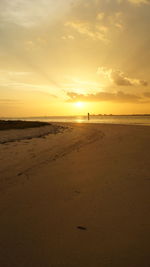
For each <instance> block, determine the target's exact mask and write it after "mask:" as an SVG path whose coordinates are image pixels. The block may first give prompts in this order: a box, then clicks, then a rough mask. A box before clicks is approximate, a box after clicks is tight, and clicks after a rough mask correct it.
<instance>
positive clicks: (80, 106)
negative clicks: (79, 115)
mask: <svg viewBox="0 0 150 267" xmlns="http://www.w3.org/2000/svg"><path fill="white" fill-rule="evenodd" d="M74 105H75V107H76V108H84V103H83V102H76V103H74Z"/></svg>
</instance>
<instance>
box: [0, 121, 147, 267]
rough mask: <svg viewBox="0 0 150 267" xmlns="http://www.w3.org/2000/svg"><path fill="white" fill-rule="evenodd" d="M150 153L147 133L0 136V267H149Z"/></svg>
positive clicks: (71, 127) (100, 128) (137, 129)
mask: <svg viewBox="0 0 150 267" xmlns="http://www.w3.org/2000/svg"><path fill="white" fill-rule="evenodd" d="M149 153H150V127H148V126H133V125H130V126H129V125H105V124H92V125H91V124H73V123H68V124H65V123H63V124H59V123H58V124H55V123H54V124H51V125H46V126H43V127H40V128H27V129H10V130H3V131H0V266H1V267H23V266H24V267H100V266H102V267H103V266H108V267H109V266H113V267H148V266H150V255H149V250H150V247H149V242H150V241H149V240H150V154H149Z"/></svg>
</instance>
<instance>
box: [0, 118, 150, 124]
mask: <svg viewBox="0 0 150 267" xmlns="http://www.w3.org/2000/svg"><path fill="white" fill-rule="evenodd" d="M1 119H4V118H1ZM5 119H6V120H18V119H19V120H29V121H31V120H34V121H46V122H75V123H105V124H128V125H130V124H132V125H149V126H150V115H100V116H99V115H96V116H92V115H91V116H90V120H89V121H88V119H87V116H46V117H22V118H20V117H18V118H5Z"/></svg>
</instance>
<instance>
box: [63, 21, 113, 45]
mask: <svg viewBox="0 0 150 267" xmlns="http://www.w3.org/2000/svg"><path fill="white" fill-rule="evenodd" d="M65 26H68V27H70V28H72V29H73V30H75V31H76V32H78V33H79V34H81V35H85V36H87V37H89V38H91V39H93V40H101V41H104V42H107V41H108V40H107V38H106V32H107V30H108V29H107V27H104V26H98V25H95V26H93V25H92V24H91V23H90V22H87V21H68V22H66V23H65Z"/></svg>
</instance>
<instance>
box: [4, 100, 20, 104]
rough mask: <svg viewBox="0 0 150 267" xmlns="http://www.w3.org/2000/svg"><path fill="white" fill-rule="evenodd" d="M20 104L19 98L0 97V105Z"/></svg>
mask: <svg viewBox="0 0 150 267" xmlns="http://www.w3.org/2000/svg"><path fill="white" fill-rule="evenodd" d="M16 104H21V102H20V100H17V99H0V105H16Z"/></svg>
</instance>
